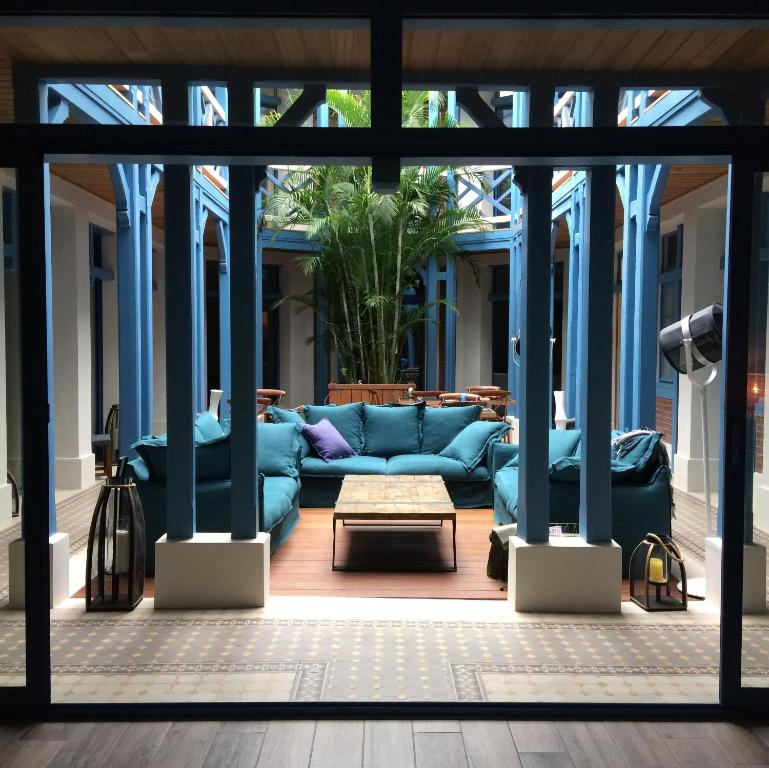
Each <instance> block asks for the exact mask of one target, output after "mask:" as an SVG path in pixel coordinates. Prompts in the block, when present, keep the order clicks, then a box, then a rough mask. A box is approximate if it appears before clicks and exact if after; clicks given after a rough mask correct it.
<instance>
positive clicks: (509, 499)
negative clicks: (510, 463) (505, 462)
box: [494, 467, 518, 520]
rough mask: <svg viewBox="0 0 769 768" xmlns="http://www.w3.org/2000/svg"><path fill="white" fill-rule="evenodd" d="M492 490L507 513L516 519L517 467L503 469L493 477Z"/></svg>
mask: <svg viewBox="0 0 769 768" xmlns="http://www.w3.org/2000/svg"><path fill="white" fill-rule="evenodd" d="M494 489H495V492H496V494H497V497H498V498H500V499H501V500H502V502H503V503H504V505H505V509H506V510H507V513H508V514H509V515H511V516H512V517H513V519H514V520H517V519H518V467H505V469H502V470H500V471H499V472H497V473H496V474H495V475H494Z"/></svg>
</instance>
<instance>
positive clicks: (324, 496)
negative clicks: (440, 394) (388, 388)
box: [269, 403, 509, 508]
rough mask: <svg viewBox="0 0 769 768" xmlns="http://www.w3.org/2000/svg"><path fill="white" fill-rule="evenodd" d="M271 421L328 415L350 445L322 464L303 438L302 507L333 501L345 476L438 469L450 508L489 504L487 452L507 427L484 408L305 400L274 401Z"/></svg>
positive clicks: (312, 419) (314, 420)
mask: <svg viewBox="0 0 769 768" xmlns="http://www.w3.org/2000/svg"><path fill="white" fill-rule="evenodd" d="M269 410H270V413H271V416H272V419H273V421H275V422H277V423H283V424H287V423H288V424H295V425H297V426H298V427H301V426H302V424H303V423H304V422H305V420H306V421H307V423H309V424H317V423H318V422H319V421H321V419H324V418H326V419H328V420H329V421H330V422H331V423H332V424H333V425H334V427H336V429H337V430H338V431H339V433H340V434H341V435H342V436H343V437H344V439H345V440H346V441H347V442H348V443H349V445H350V446H351V447H352V448H353V450H354V451H355V452H356V453H357V454H358V455H357V456H352V457H350V458H344V459H336V460H334V461H330V462H326V461H324V460H323V459H321V458H319V457H317V456H314V455H312V453H311V450H310V446H309V444H307V443H306V441H304V439H302V443H303V444H302V459H301V485H302V488H301V506H303V507H333V506H334V504H335V503H336V499H337V496H338V495H339V490H340V488H341V487H342V480H343V478H344V477H345V475H349V474H359V475H440V476H441V477H442V478H443V480H444V481H445V483H446V488H447V490H448V492H449V495H450V496H451V499H452V501H453V503H454V506H455V507H459V508H472V507H484V506H491V503H492V500H493V492H492V484H491V470H490V452H491V448H492V446H493V445H494V444H495V443H498V442H499V441H500V440H501V439H502V436H503V435H504V433H505V432H506V431H507V430H508V429H509V427H508V426H507V425H506V424H504V423H501V422H488V421H479V417H480V415H481V411H482V408H481V406H479V405H467V406H462V407H456V408H429V407H425V404H424V403H417V404H414V405H404V406H399V405H370V404H368V403H347V404H345V405H325V406H317V405H306V406H304V408H303V409H302V414H301V415H300V414H299V413H297V412H296V411H293V410H286V409H282V408H275V407H271V408H270V409H269Z"/></svg>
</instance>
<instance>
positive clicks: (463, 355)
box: [455, 260, 492, 392]
mask: <svg viewBox="0 0 769 768" xmlns="http://www.w3.org/2000/svg"><path fill="white" fill-rule="evenodd" d="M481 262H482V267H481V269H480V272H479V275H478V278H479V280H478V283H477V284H476V282H475V280H473V279H472V278H471V276H470V274H469V271H468V269H467V266H466V265H462V264H459V265H457V307H459V309H460V315H459V316H458V317H457V371H456V382H455V383H456V389H457V391H458V392H462V391H463V390H464V389H465V388H466V387H472V386H477V385H479V384H491V341H490V339H491V310H492V306H491V301H489V294H490V293H491V268H490V267H489V266H488V265H487V262H486V261H485V260H481Z"/></svg>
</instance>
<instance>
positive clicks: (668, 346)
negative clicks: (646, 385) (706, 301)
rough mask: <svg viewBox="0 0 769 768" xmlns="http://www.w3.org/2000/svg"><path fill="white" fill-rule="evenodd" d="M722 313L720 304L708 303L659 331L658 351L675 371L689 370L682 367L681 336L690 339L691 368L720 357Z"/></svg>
mask: <svg viewBox="0 0 769 768" xmlns="http://www.w3.org/2000/svg"><path fill="white" fill-rule="evenodd" d="M723 317H724V310H723V308H722V307H721V305H720V304H711V305H710V306H709V307H705V309H700V310H699V311H697V312H694V313H693V314H691V315H688V316H687V317H685V318H683V319H682V320H679V321H678V322H677V323H673V324H672V325H668V326H667V327H666V328H663V329H662V330H661V331H660V348H661V349H662V354H663V355H665V358H666V359H667V361H668V362H669V363H670V364H671V365H672V366H673V368H675V369H676V370H677V371H678V372H679V373H689V371H688V370H687V368H686V350H685V349H684V339H685V338H691V340H692V345H691V349H692V370H693V371H697V370H699V369H700V368H704V367H705V366H707V365H711V364H713V363H718V362H719V361H720V360H721V328H722V325H723ZM687 326H688V333H687Z"/></svg>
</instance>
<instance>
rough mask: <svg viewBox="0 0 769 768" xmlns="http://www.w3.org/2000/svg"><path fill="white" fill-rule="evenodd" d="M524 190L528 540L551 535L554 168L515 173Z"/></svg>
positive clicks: (523, 486) (523, 484) (521, 481)
mask: <svg viewBox="0 0 769 768" xmlns="http://www.w3.org/2000/svg"><path fill="white" fill-rule="evenodd" d="M516 177H517V183H519V184H520V185H521V188H522V191H523V193H524V194H523V239H522V259H521V294H520V306H521V309H520V319H521V366H520V372H519V376H520V378H519V381H518V392H519V396H520V398H521V401H522V402H521V405H520V407H519V409H518V417H519V419H520V435H521V439H520V448H519V457H518V467H519V477H518V536H520V537H521V538H522V539H524V540H525V541H527V542H529V543H539V542H545V541H548V539H549V521H550V487H549V481H548V447H549V446H548V443H549V435H550V418H549V417H550V400H551V396H550V391H549V388H548V381H549V376H550V269H549V264H550V247H551V246H550V243H551V239H550V238H551V233H550V225H551V210H552V202H551V201H552V184H553V169H552V168H551V167H549V166H545V167H528V168H525V169H523V171H522V172H521V171H519V172H517V173H516Z"/></svg>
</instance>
